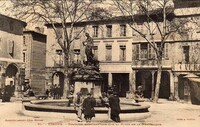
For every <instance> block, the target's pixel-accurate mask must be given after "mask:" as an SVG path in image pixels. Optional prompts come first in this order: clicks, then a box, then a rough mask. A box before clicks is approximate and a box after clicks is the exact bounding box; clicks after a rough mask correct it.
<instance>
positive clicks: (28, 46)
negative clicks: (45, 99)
mask: <svg viewBox="0 0 200 127" xmlns="http://www.w3.org/2000/svg"><path fill="white" fill-rule="evenodd" d="M23 62H25V83H26V84H29V85H30V86H31V88H32V89H33V92H34V93H35V94H36V95H37V94H44V93H45V66H46V35H44V34H43V33H40V32H36V31H29V30H25V31H24V34H23Z"/></svg>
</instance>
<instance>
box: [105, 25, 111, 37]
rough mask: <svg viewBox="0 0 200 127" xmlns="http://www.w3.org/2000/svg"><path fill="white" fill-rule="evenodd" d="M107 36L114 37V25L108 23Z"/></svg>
mask: <svg viewBox="0 0 200 127" xmlns="http://www.w3.org/2000/svg"><path fill="white" fill-rule="evenodd" d="M106 27H107V37H112V25H107V26H106Z"/></svg>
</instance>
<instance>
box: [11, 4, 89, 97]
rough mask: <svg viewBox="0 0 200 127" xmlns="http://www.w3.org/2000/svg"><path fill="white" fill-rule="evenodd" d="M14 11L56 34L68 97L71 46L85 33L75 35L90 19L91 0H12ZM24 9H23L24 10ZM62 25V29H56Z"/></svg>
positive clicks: (20, 17)
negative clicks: (76, 27) (58, 25)
mask: <svg viewBox="0 0 200 127" xmlns="http://www.w3.org/2000/svg"><path fill="white" fill-rule="evenodd" d="M12 3H13V9H14V11H15V12H16V15H17V17H18V18H19V19H22V20H23V19H25V20H26V21H27V20H28V21H30V22H44V23H46V24H50V25H51V26H52V28H53V30H54V32H55V35H56V38H57V44H58V45H59V46H60V47H61V49H62V50H63V53H64V74H65V80H64V91H63V93H64V94H63V97H65V98H66V97H67V91H68V89H69V88H68V85H69V74H70V69H69V66H70V58H69V56H70V46H71V43H72V42H73V41H74V40H75V39H76V38H77V37H78V36H79V35H80V34H81V32H83V31H84V28H83V29H81V30H80V31H79V33H78V34H75V35H74V34H73V32H74V29H75V25H76V23H78V22H81V21H84V20H86V19H87V18H88V16H87V15H86V14H87V13H88V11H92V10H91V8H90V6H91V5H92V4H93V1H91V0H12ZM22 8H23V9H22ZM56 23H59V24H61V29H57V28H56Z"/></svg>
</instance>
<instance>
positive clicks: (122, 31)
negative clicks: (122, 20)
mask: <svg viewBox="0 0 200 127" xmlns="http://www.w3.org/2000/svg"><path fill="white" fill-rule="evenodd" d="M120 36H126V25H120Z"/></svg>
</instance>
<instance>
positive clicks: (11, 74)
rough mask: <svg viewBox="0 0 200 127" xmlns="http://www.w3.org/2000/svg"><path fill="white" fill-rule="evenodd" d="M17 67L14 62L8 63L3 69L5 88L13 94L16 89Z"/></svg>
mask: <svg viewBox="0 0 200 127" xmlns="http://www.w3.org/2000/svg"><path fill="white" fill-rule="evenodd" d="M17 73H18V68H17V66H16V65H15V64H10V65H8V67H7V68H6V71H5V90H6V91H8V93H9V94H10V95H11V96H13V95H14V92H15V90H16V88H18V87H16V85H18V84H17Z"/></svg>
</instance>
